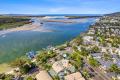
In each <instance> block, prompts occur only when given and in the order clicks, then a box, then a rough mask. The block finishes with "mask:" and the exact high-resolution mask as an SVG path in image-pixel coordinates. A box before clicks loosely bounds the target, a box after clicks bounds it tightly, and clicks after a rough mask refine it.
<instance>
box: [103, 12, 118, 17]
mask: <svg viewBox="0 0 120 80" xmlns="http://www.w3.org/2000/svg"><path fill="white" fill-rule="evenodd" d="M105 16H118V17H120V12H115V13H111V14H106V15H105Z"/></svg>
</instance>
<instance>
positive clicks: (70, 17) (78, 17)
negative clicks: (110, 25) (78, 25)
mask: <svg viewBox="0 0 120 80" xmlns="http://www.w3.org/2000/svg"><path fill="white" fill-rule="evenodd" d="M66 17H67V18H68V19H81V18H100V17H102V16H66Z"/></svg>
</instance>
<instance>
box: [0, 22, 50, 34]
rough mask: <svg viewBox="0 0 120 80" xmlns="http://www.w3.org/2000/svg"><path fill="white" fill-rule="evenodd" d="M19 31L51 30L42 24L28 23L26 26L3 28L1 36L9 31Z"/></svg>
mask: <svg viewBox="0 0 120 80" xmlns="http://www.w3.org/2000/svg"><path fill="white" fill-rule="evenodd" d="M19 31H40V32H51V30H47V29H45V28H44V27H43V26H42V25H39V24H35V23H31V24H26V25H24V26H21V27H17V28H11V29H6V30H1V31H0V36H2V35H5V34H7V33H11V32H19Z"/></svg>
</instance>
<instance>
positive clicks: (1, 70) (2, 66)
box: [0, 63, 12, 73]
mask: <svg viewBox="0 0 120 80" xmlns="http://www.w3.org/2000/svg"><path fill="white" fill-rule="evenodd" d="M11 69H12V68H11V67H10V66H9V65H8V64H6V63H4V64H0V73H5V72H8V71H10V70H11Z"/></svg>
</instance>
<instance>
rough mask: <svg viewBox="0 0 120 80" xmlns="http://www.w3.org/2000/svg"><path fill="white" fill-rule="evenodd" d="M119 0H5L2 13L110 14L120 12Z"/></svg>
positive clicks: (2, 3)
mask: <svg viewBox="0 0 120 80" xmlns="http://www.w3.org/2000/svg"><path fill="white" fill-rule="evenodd" d="M119 3H120V1H119V0H99V1H98V0H92V1H91V0H86V1H85V0H71V1H69V0H60V1H56V0H20V1H16V0H12V1H10V0H3V1H1V5H0V14H28V15H29V14H32V15H44V14H108V13H113V12H119V11H120V7H119Z"/></svg>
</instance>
